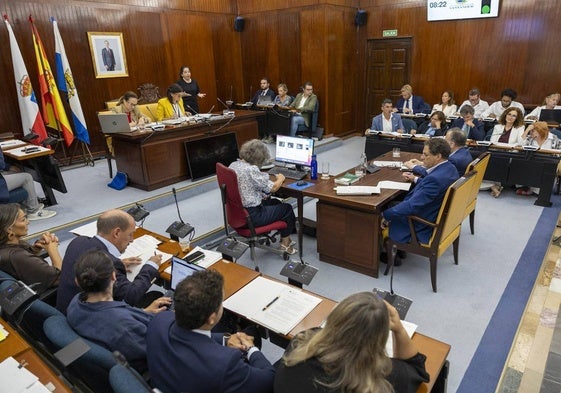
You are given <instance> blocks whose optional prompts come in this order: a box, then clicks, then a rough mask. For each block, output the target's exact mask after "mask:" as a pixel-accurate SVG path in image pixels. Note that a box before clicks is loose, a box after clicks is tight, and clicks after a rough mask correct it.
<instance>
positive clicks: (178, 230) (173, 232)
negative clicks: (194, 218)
mask: <svg viewBox="0 0 561 393" xmlns="http://www.w3.org/2000/svg"><path fill="white" fill-rule="evenodd" d="M171 190H172V192H173V198H174V199H175V207H176V208H177V216H178V217H179V221H175V222H173V223H172V224H171V225H170V226H169V227H168V229H166V232H167V233H169V234H170V237H171V238H172V239H173V240H179V239H180V238H184V237H185V236H187V235H188V234H190V233H191V232H193V231H194V230H195V228H193V227H192V226H191V225H189V224H186V223H185V222H184V221H183V219H182V218H181V212H180V211H179V203H178V202H177V194H176V192H175V187H173V188H172V189H171Z"/></svg>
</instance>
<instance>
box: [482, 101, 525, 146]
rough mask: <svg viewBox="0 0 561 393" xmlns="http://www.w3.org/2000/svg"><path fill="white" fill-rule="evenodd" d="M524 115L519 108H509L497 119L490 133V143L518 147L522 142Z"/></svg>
mask: <svg viewBox="0 0 561 393" xmlns="http://www.w3.org/2000/svg"><path fill="white" fill-rule="evenodd" d="M523 134H524V115H523V113H522V111H521V110H520V109H519V108H516V107H510V108H508V109H507V110H505V111H504V112H503V113H502V115H501V116H500V117H499V121H498V124H497V125H495V127H494V128H493V132H492V133H491V139H490V141H491V142H499V143H508V144H509V145H519V144H522V143H523V142H524V137H523V136H522V135H523Z"/></svg>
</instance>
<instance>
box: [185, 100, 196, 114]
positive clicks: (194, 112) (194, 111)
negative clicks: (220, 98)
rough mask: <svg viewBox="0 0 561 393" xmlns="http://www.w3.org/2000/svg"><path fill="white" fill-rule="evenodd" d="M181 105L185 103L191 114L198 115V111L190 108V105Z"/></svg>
mask: <svg viewBox="0 0 561 393" xmlns="http://www.w3.org/2000/svg"><path fill="white" fill-rule="evenodd" d="M183 105H185V106H186V107H187V109H189V110H190V111H192V112H193V114H195V115H198V114H199V112H197V111H196V110H194V109H193V108H191V106H190V105H189V104H185V103H183Z"/></svg>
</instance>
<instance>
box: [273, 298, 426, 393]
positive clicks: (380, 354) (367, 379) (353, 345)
mask: <svg viewBox="0 0 561 393" xmlns="http://www.w3.org/2000/svg"><path fill="white" fill-rule="evenodd" d="M390 330H391V331H392V333H393V343H394V345H393V358H389V357H388V356H387V355H386V350H385V347H386V341H387V340H388V333H389V331H390ZM425 360H426V356H425V355H423V354H421V353H419V352H418V350H417V348H416V347H415V345H414V344H413V343H412V342H411V339H410V338H409V335H408V334H407V332H406V331H405V328H404V327H403V325H402V324H401V321H400V319H399V315H398V313H397V311H396V309H395V308H394V307H393V306H391V305H389V304H388V303H386V302H384V301H383V300H382V299H380V298H379V297H378V295H376V294H374V293H373V292H360V293H356V294H354V295H351V296H349V297H347V298H346V299H344V300H343V301H342V302H341V303H339V304H338V305H337V307H335V309H334V310H333V311H332V312H331V314H330V315H329V316H328V317H327V320H326V321H325V327H324V328H323V329H320V328H314V329H310V330H306V331H304V332H301V333H298V334H297V335H296V336H295V337H294V338H293V339H292V341H291V342H290V344H289V346H288V348H287V350H286V352H285V353H284V355H283V357H282V359H281V360H280V362H279V367H278V368H277V373H276V375H275V393H328V392H348V393H362V392H378V393H386V392H388V393H389V392H396V393H413V392H416V391H417V388H418V386H419V384H420V383H421V382H428V380H429V375H428V374H427V372H426V370H425Z"/></svg>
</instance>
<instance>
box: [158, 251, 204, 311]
mask: <svg viewBox="0 0 561 393" xmlns="http://www.w3.org/2000/svg"><path fill="white" fill-rule="evenodd" d="M199 270H205V268H204V267H202V266H199V265H195V264H192V263H189V262H186V261H185V260H183V259H181V258H179V257H176V256H172V257H171V281H170V289H168V290H167V291H166V292H165V293H164V296H166V297H171V299H172V301H171V305H170V307H169V309H170V310H174V309H175V304H174V301H173V294H174V292H175V289H176V288H177V285H178V284H179V283H180V282H181V281H183V280H184V279H186V278H187V277H189V276H191V275H192V274H193V273H195V272H196V271H199Z"/></svg>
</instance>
